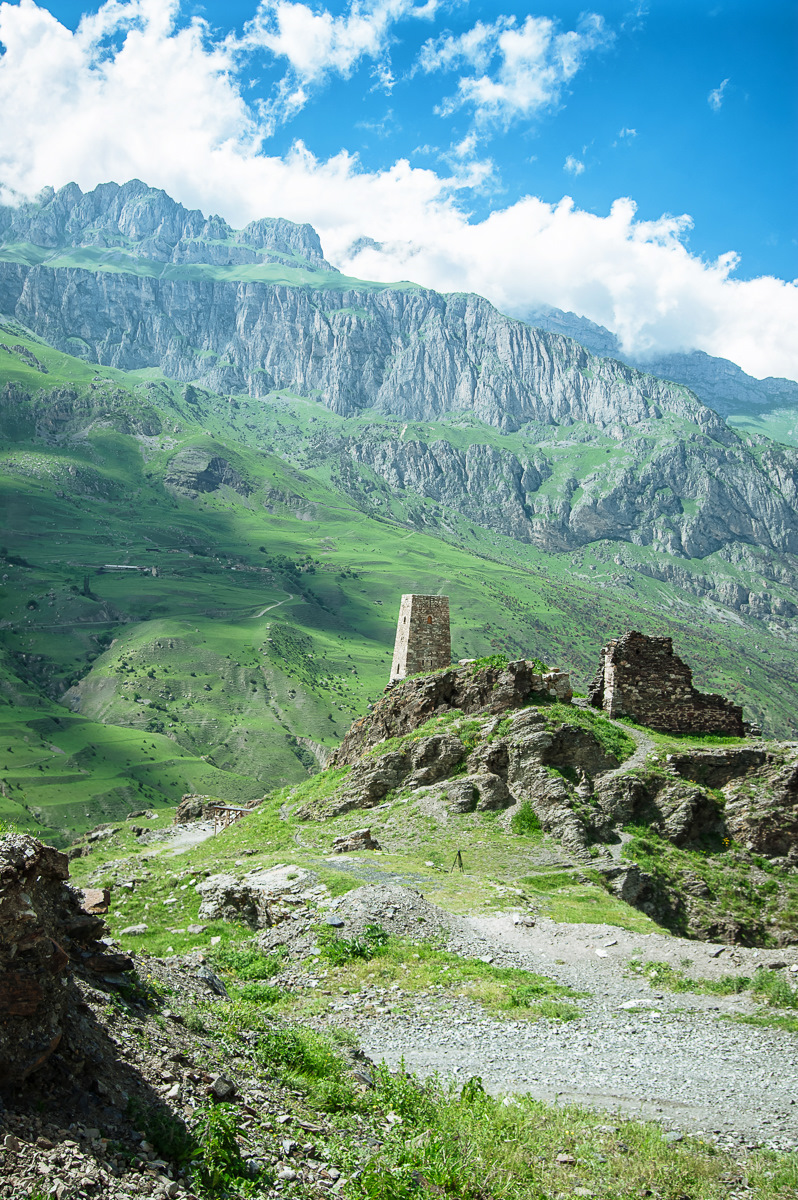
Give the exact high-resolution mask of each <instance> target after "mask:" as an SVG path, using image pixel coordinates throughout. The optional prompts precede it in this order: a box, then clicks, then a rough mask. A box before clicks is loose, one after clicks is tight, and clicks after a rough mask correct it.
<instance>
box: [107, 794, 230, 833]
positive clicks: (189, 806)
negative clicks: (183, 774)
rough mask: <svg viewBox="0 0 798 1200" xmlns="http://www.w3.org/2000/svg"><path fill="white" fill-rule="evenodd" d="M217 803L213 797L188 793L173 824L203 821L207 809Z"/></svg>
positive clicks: (178, 809) (176, 813) (177, 810)
mask: <svg viewBox="0 0 798 1200" xmlns="http://www.w3.org/2000/svg"><path fill="white" fill-rule="evenodd" d="M215 803H218V801H215V800H214V798H213V796H201V795H199V793H197V792H186V793H185V794H184V795H183V796H182V797H181V800H180V803H179V804H178V806H177V808H176V809H175V815H174V817H173V818H172V824H173V825H185V824H186V823H187V822H189V821H201V820H202V819H203V817H204V816H205V810H206V808H208V806H210V805H213V804H215ZM128 819H130V818H128Z"/></svg>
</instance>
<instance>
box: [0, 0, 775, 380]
mask: <svg viewBox="0 0 798 1200" xmlns="http://www.w3.org/2000/svg"><path fill="white" fill-rule="evenodd" d="M0 45H2V46H3V47H4V49H5V53H4V54H3V55H2V56H0V104H2V106H3V109H4V111H6V112H7V113H8V112H9V111H10V112H12V115H13V111H14V104H15V103H16V104H17V109H16V112H17V113H18V120H16V121H13V120H12V121H8V120H7V121H6V122H4V126H5V130H4V131H3V130H0V185H2V184H5V186H6V188H7V189H9V194H11V193H13V194H14V195H16V196H19V195H21V194H25V193H30V192H31V191H32V190H34V189H35V188H36V187H40V186H42V185H43V184H44V183H45V182H51V183H53V184H55V185H56V186H58V185H59V184H61V183H64V182H67V181H68V179H70V178H75V179H76V180H77V182H79V183H80V184H81V186H82V187H84V188H86V187H90V186H94V184H95V183H98V182H101V181H103V180H104V179H106V178H116V179H118V180H119V181H120V182H121V181H122V180H121V177H122V176H123V175H124V176H125V177H129V176H130V175H132V174H137V175H139V176H140V177H142V178H145V179H147V181H148V182H151V183H153V184H155V185H156V186H162V187H164V188H165V189H166V190H167V191H169V192H170V194H172V195H174V196H175V197H176V198H177V199H179V200H181V201H182V202H183V203H185V204H187V205H196V206H197V207H201V208H203V209H205V210H206V211H207V210H208V209H210V208H213V209H215V210H216V211H219V212H221V214H222V215H223V216H225V217H226V218H227V219H229V220H230V221H231V222H232V223H234V224H236V223H242V222H243V221H244V220H248V219H252V218H253V217H255V216H262V215H283V216H289V217H292V218H294V219H303V220H312V221H313V223H314V224H315V225H316V226H317V227H318V228H319V230H320V232H321V234H322V237H323V240H324V243H325V246H326V247H327V250H328V254H329V255H330V257H333V258H334V261H336V262H337V263H339V264H341V265H342V266H344V267H346V269H348V270H351V271H352V272H353V273H358V274H360V275H369V276H372V277H377V278H396V277H400V278H418V279H419V280H420V281H421V282H423V283H428V284H430V285H431V286H438V287H441V288H444V289H447V288H448V289H452V288H456V287H464V288H465V287H468V288H473V290H478V291H482V292H483V293H485V294H488V295H489V297H490V298H491V299H493V300H494V302H496V303H498V304H499V305H500V306H501V307H503V308H504V309H505V310H506V311H511V312H514V313H517V314H519V315H523V314H524V311H525V310H526V311H531V310H533V309H534V308H535V307H536V306H539V305H540V304H542V303H552V304H556V305H558V306H560V307H567V308H568V307H569V308H573V309H574V310H575V311H580V312H583V313H584V314H585V315H587V316H590V317H591V318H592V319H594V320H599V321H601V323H603V324H607V325H609V326H610V327H611V328H614V329H615V330H616V332H618V333H619V336H621V337H622V339H623V340H624V343H625V344H626V345H627V346H628V347H629V348H636V349H637V350H639V351H642V352H645V351H646V350H650V351H651V352H653V353H655V352H659V351H661V350H664V349H668V348H686V349H689V348H692V346H697V347H698V348H703V349H707V350H709V352H711V353H721V352H724V351H726V352H727V356H728V357H732V354H731V353H728V351H729V349H731V348H732V347H736V348H737V359H738V360H740V358H741V357H742V358H743V359H745V360H746V361H744V362H742V364H741V365H743V366H745V367H746V369H748V370H751V371H752V372H753V373H757V374H764V373H777V374H789V375H791V376H792V377H795V375H796V373H798V346H795V344H794V343H795V333H794V329H795V325H796V323H798V322H793V317H794V316H796V314H798V309H796V307H795V303H796V289H795V287H794V285H793V282H794V280H795V277H796V276H798V230H797V229H796V212H797V211H798V186H797V184H798V165H797V164H798V155H796V153H795V151H796V146H798V137H797V136H796V135H797V134H798V102H797V97H796V77H798V72H796V65H798V51H797V49H796V47H797V46H798V7H797V6H796V5H795V4H794V3H787V2H785V0H758V2H756V3H754V2H752V0H731V2H730V0H709V2H708V3H704V2H702V0H691V2H689V3H688V2H686V0H607V2H606V3H598V2H597V3H594V4H592V5H583V4H578V3H571V2H566V0H560V2H557V3H541V4H540V5H536V6H535V7H530V6H528V5H521V4H517V3H513V2H512V0H508V2H506V3H505V2H503V0H496V2H494V3H479V2H476V0H327V2H326V3H325V2H322V0H307V3H304V4H303V3H301V2H298V0H260V3H259V2H258V0H230V2H228V3H224V4H204V5H202V4H189V3H187V4H182V5H181V4H179V3H177V0H109V2H108V3H106V4H104V5H103V6H100V5H96V4H95V5H85V4H80V3H74V2H72V0H50V2H49V3H46V2H45V3H42V4H40V5H36V4H35V3H34V0H19V3H6V4H1V5H0ZM54 78H55V86H53V82H52V81H53V79H54ZM4 100H5V101H6V102H5V103H3V101H4ZM61 121H63V125H60V122H61ZM70 168H71V170H70ZM565 197H570V198H571V200H572V202H573V203H572V204H569V203H568V202H566V201H565V200H564V198H565ZM624 198H628V200H629V201H630V202H631V203H626V202H625V200H624ZM591 218H593V219H591ZM363 238H371V239H374V242H373V244H372V245H371V246H370V248H366V249H365V250H364V249H363V248H362V246H363V243H362V241H361V239H363ZM358 247H361V249H360V250H358ZM724 256H725V257H724ZM580 273H581V274H580ZM768 276H772V277H774V278H773V279H772V280H771V281H770V282H768V281H767V280H766V279H763V277H768ZM524 279H526V282H524ZM746 282H747V283H748V284H749V285H750V286H748V287H747V288H743V287H741V286H740V285H741V284H743V283H746ZM760 310H761V312H760V315H761V320H762V328H761V329H760V328H758V327H756V328H753V329H751V328H749V327H750V326H751V324H752V322H754V324H756V320H758V319H759V318H755V316H754V314H755V313H756V312H757V311H760ZM774 321H775V326H774ZM791 322H792V324H791ZM743 328H745V329H748V330H749V335H750V336H749V339H748V342H747V343H745V344H743V342H744V339H743V341H741V332H740V331H741V330H742V329H743ZM767 329H770V330H771V333H770V335H769V336H768V337H766V336H765V333H764V332H763V331H765V330H767ZM791 329H792V335H790V330H791ZM724 330H725V332H724ZM785 338H786V339H787V340H790V338H791V340H792V342H793V347H792V349H791V350H790V351H789V352H785V351H784V349H783V343H784V341H785ZM779 344H782V350H781V351H779V350H778V345H779ZM741 346H742V349H741V348H740V347H741Z"/></svg>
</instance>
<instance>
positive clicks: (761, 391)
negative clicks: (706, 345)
mask: <svg viewBox="0 0 798 1200" xmlns="http://www.w3.org/2000/svg"><path fill="white" fill-rule="evenodd" d="M526 320H528V321H529V323H530V325H534V326H535V328H536V329H545V330H547V331H548V332H549V333H561V334H563V335H564V336H565V337H570V338H573V339H574V340H575V341H577V342H579V343H580V344H581V345H582V346H584V347H585V349H587V350H589V351H590V353H591V354H595V355H596V356H597V357H598V358H617V359H620V361H621V362H625V363H628V364H629V366H631V367H636V368H637V369H638V370H640V371H648V372H650V373H651V374H652V375H657V376H658V377H659V378H660V379H671V380H673V382H674V383H682V384H684V386H685V387H688V388H690V390H691V391H692V392H694V393H695V395H696V396H698V398H699V400H700V401H701V402H702V404H706V405H708V407H709V408H714V409H715V411H716V412H718V413H720V414H721V416H723V417H727V416H730V415H731V414H734V413H745V412H748V413H751V412H753V413H756V412H757V411H758V410H762V409H772V408H790V409H797V410H798V383H796V382H795V380H793V379H779V378H775V377H773V376H768V377H766V378H765V379H755V378H754V376H752V375H747V374H746V372H745V371H743V370H742V368H741V367H738V366H737V364H736V363H733V362H730V361H729V360H728V359H727V358H717V357H715V356H714V355H712V354H706V353H704V351H703V350H691V351H688V352H673V353H671V354H658V355H650V356H647V357H642V356H639V355H638V356H635V355H630V354H626V353H624V351H623V349H622V348H621V344H620V342H619V341H618V338H617V337H616V336H615V334H614V333H612V332H611V331H610V330H609V329H605V327H604V326H603V325H596V324H595V322H593V321H589V320H588V319H587V317H580V316H577V314H576V313H572V312H563V310H562V309H561V308H544V309H536V310H533V311H531V312H529V313H528V314H527V315H526Z"/></svg>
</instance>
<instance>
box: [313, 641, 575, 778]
mask: <svg viewBox="0 0 798 1200" xmlns="http://www.w3.org/2000/svg"><path fill="white" fill-rule="evenodd" d="M536 696H539V697H540V696H545V697H547V698H549V699H553V700H554V699H556V700H561V701H562V702H563V703H565V704H569V703H570V701H571V696H572V692H571V683H570V679H569V677H568V675H567V674H565V673H564V672H563V671H549V672H546V673H544V674H541V673H540V672H539V671H538V670H536V668H535V666H534V664H533V663H532V662H528V661H527V660H525V659H519V660H518V661H517V662H511V663H508V664H507V665H506V666H504V667H481V668H479V669H476V668H473V667H470V666H465V667H453V668H452V669H451V670H450V671H440V672H438V673H437V674H436V675H422V676H418V677H416V678H411V679H406V680H404V681H403V682H401V683H399V684H395V685H394V686H393V687H392V688H391V689H390V690H389V691H388V692H387V694H386V695H385V696H384V697H383V698H382V699H381V700H380V701H378V703H377V704H376V705H375V706H374V710H373V711H372V712H371V713H369V714H368V716H365V717H361V718H360V720H358V721H355V723H354V725H352V727H351V729H350V730H349V732H348V733H347V735H346V737H345V738H344V740H343V741H342V742H341V745H340V746H339V747H338V749H337V750H336V751H335V753H334V754H333V755H332V756H331V758H330V766H336V767H340V766H344V765H345V764H347V763H355V762H357V761H358V760H359V759H360V757H361V755H363V754H364V753H365V752H366V751H367V750H368V749H369V748H370V747H372V746H376V745H377V744H378V743H379V742H382V741H384V740H385V739H386V738H390V737H401V736H403V735H404V734H406V733H412V732H413V730H414V729H418V728H419V726H421V725H423V724H424V723H425V722H426V721H428V720H429V719H430V717H433V716H435V715H436V714H437V713H442V712H446V711H449V710H451V709H453V708H456V709H459V710H460V711H461V712H463V713H485V714H490V713H501V712H505V711H506V710H512V709H516V708H521V707H522V706H523V705H526V704H531V703H532V702H533V700H534V699H535V697H536Z"/></svg>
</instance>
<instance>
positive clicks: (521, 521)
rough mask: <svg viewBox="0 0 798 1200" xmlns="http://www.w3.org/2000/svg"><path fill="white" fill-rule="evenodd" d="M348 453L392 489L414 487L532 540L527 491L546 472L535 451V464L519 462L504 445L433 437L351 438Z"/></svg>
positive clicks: (419, 492)
mask: <svg viewBox="0 0 798 1200" xmlns="http://www.w3.org/2000/svg"><path fill="white" fill-rule="evenodd" d="M347 448H348V451H349V453H350V454H351V456H352V458H353V459H354V460H355V461H356V462H358V463H361V464H363V465H364V466H367V467H369V468H370V469H371V470H372V471H374V472H375V473H376V474H377V475H379V476H380V477H381V478H382V479H384V480H385V482H386V483H387V484H388V486H389V487H390V488H391V490H392V491H394V492H402V491H408V492H414V493H415V494H416V495H419V496H425V497H427V498H429V499H431V500H436V501H438V502H439V503H440V504H446V505H449V506H451V507H452V508H454V509H456V510H457V511H458V512H460V513H462V514H463V516H465V517H468V519H469V520H471V521H475V522H476V523H477V524H478V525H483V526H485V527H486V528H488V529H497V530H498V531H499V532H501V533H504V534H507V535H508V536H509V537H514V538H516V539H517V540H518V541H521V542H535V541H537V540H538V538H537V534H538V531H537V530H536V529H535V524H534V520H535V505H534V499H533V496H532V493H534V492H536V491H537V490H538V488H539V487H540V485H541V483H542V482H543V479H544V478H545V477H546V476H548V475H550V474H551V467H550V465H549V463H548V461H547V460H546V459H545V458H544V457H543V456H542V455H541V456H540V458H539V461H538V462H537V463H534V462H530V461H524V462H521V461H520V460H519V459H518V458H517V457H516V456H515V454H512V453H511V452H510V451H507V450H497V449H495V448H494V447H493V446H489V445H485V444H481V445H480V444H479V443H475V444H474V445H472V446H468V447H467V448H465V449H462V450H458V449H456V448H455V447H454V446H452V445H451V444H450V443H449V442H447V441H443V440H438V441H434V442H431V443H430V444H429V445H427V444H426V443H425V442H416V441H407V442H404V441H401V442H400V441H395V440H392V439H387V440H385V441H376V440H365V441H361V440H352V441H350V442H349V443H348V444H347Z"/></svg>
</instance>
